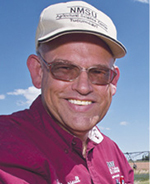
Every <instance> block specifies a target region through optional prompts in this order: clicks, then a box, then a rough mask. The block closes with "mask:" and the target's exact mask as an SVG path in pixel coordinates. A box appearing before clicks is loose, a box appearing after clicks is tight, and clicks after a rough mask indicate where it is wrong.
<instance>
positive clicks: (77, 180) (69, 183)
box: [67, 176, 80, 184]
mask: <svg viewBox="0 0 150 184" xmlns="http://www.w3.org/2000/svg"><path fill="white" fill-rule="evenodd" d="M75 183H80V179H79V176H75V180H74V181H69V182H68V183H67V184H75Z"/></svg>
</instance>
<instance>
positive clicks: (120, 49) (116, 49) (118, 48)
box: [38, 30, 127, 58]
mask: <svg viewBox="0 0 150 184" xmlns="http://www.w3.org/2000/svg"><path fill="white" fill-rule="evenodd" d="M74 33H83V34H92V35H95V36H98V37H99V38H101V39H102V40H103V41H104V42H105V43H106V44H107V45H108V46H109V48H110V49H111V51H112V53H113V55H114V57H115V58H122V57H124V56H125V54H126V52H127V51H126V48H125V47H124V46H123V45H122V44H121V43H120V42H119V41H116V40H115V39H113V38H110V37H109V36H107V35H104V34H102V33H97V32H94V31H87V30H66V31H65V30H64V31H61V32H58V31H57V33H55V34H52V33H51V34H48V35H45V36H44V37H41V38H39V39H38V43H46V42H49V41H51V40H54V39H55V38H58V37H60V36H63V35H66V34H74Z"/></svg>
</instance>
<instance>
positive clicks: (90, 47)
mask: <svg viewBox="0 0 150 184" xmlns="http://www.w3.org/2000/svg"><path fill="white" fill-rule="evenodd" d="M39 50H40V51H41V52H42V54H43V55H44V56H45V57H47V59H49V60H51V61H52V60H53V59H56V58H60V59H68V60H71V61H74V60H76V61H77V60H80V61H81V60H82V63H83V62H84V61H85V62H86V63H87V62H88V59H89V60H91V59H92V60H93V62H94V61H95V62H96V60H97V61H100V60H103V61H107V60H110V59H111V60H113V62H114V58H113V55H112V52H111V50H110V48H109V47H108V45H107V44H106V43H105V42H104V41H102V40H101V39H100V38H99V37H97V36H94V35H90V34H68V35H64V36H61V37H59V38H56V39H54V40H52V41H50V42H47V43H44V44H41V45H40V47H39ZM51 57H52V58H51ZM78 64H81V62H80V63H78ZM90 64H91V62H90ZM93 64H94V63H93ZM95 64H98V63H95Z"/></svg>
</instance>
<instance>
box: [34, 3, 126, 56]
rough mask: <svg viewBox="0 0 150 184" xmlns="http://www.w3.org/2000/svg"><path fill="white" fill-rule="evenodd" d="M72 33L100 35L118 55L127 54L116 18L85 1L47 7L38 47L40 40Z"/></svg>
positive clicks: (45, 40) (41, 21)
mask: <svg viewBox="0 0 150 184" xmlns="http://www.w3.org/2000/svg"><path fill="white" fill-rule="evenodd" d="M72 33H83V34H92V35H96V36H98V37H99V38H101V39H102V40H103V41H104V42H105V43H106V44H107V45H108V46H109V48H110V49H111V51H112V53H113V55H114V57H115V58H121V57H123V56H125V54H126V49H125V47H124V46H123V44H122V43H121V42H119V41H118V40H117V31H116V27H115V25H114V23H113V22H112V20H111V19H110V18H109V17H108V16H107V15H106V14H104V13H103V12H101V11H100V10H98V9H96V8H95V7H93V6H92V5H90V4H88V3H86V2H84V1H69V2H65V3H58V4H53V5H51V6H48V7H47V8H45V9H44V10H43V11H42V13H41V15H40V20H39V24H38V27H37V31H36V41H35V42H36V49H38V45H39V43H45V42H49V41H51V40H53V39H55V38H57V37H60V36H62V35H65V34H72Z"/></svg>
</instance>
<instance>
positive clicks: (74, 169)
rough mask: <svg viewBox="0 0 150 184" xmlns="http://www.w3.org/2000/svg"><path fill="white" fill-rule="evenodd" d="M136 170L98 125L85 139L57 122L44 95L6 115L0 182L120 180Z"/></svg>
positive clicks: (0, 130) (110, 183)
mask: <svg viewBox="0 0 150 184" xmlns="http://www.w3.org/2000/svg"><path fill="white" fill-rule="evenodd" d="M121 176H124V179H125V183H130V184H132V183H133V170H132V169H131V168H130V166H129V164H128V162H127V160H126V158H125V157H124V155H123V153H122V152H121V151H120V149H119V148H118V146H117V145H116V144H115V143H114V142H113V141H112V140H110V139H109V138H108V137H107V136H105V135H103V134H102V133H101V132H100V131H99V130H98V128H97V127H94V128H93V129H92V130H91V131H90V133H89V138H88V145H87V151H86V158H84V157H83V156H82V142H81V140H80V139H78V138H77V137H75V136H73V135H71V134H69V133H68V132H66V131H65V130H63V129H62V128H61V127H60V126H59V125H58V124H56V123H55V122H54V121H53V120H52V118H51V117H50V116H49V115H48V113H47V112H46V110H45V109H44V107H43V104H42V102H41V96H39V97H38V98H37V99H36V100H35V101H34V102H33V104H32V105H31V107H30V109H28V110H24V111H20V112H16V113H13V114H12V115H5V116H0V184H3V183H5V184H76V183H77V184H116V182H117V180H119V179H120V177H121Z"/></svg>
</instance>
